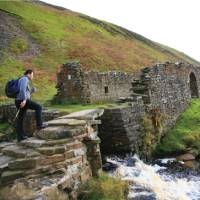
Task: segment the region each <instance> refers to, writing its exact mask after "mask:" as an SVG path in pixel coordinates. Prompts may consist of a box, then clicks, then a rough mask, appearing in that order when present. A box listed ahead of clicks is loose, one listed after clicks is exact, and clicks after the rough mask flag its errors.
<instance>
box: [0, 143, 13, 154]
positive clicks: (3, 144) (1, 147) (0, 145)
mask: <svg viewBox="0 0 200 200" xmlns="http://www.w3.org/2000/svg"><path fill="white" fill-rule="evenodd" d="M14 144H15V143H13V142H0V152H1V150H2V149H3V148H5V147H8V146H12V145H14Z"/></svg>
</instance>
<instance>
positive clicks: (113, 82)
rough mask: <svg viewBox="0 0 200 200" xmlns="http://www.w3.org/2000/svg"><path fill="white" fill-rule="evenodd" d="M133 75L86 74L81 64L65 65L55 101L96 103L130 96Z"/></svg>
mask: <svg viewBox="0 0 200 200" xmlns="http://www.w3.org/2000/svg"><path fill="white" fill-rule="evenodd" d="M132 80H133V75H132V74H128V73H125V72H114V71H113V72H107V73H106V72H105V73H104V72H92V71H88V72H85V71H83V70H82V68H81V65H80V63H79V62H70V63H67V64H64V65H63V66H62V69H61V71H60V73H58V75H57V86H56V87H57V89H58V92H57V95H56V96H55V98H54V100H55V101H57V102H62V101H72V102H73V101H77V102H82V103H95V102H105V101H106V102H107V101H115V100H117V99H118V98H120V97H128V96H130V94H131V93H130V87H131V82H132Z"/></svg>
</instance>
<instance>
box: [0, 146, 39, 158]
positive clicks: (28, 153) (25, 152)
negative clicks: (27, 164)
mask: <svg viewBox="0 0 200 200" xmlns="http://www.w3.org/2000/svg"><path fill="white" fill-rule="evenodd" d="M2 153H3V154H4V155H7V156H11V157H14V158H25V157H27V158H28V157H37V156H40V153H38V152H36V151H34V150H33V149H28V148H26V147H23V146H20V145H16V144H14V145H11V146H8V147H5V148H3V149H2Z"/></svg>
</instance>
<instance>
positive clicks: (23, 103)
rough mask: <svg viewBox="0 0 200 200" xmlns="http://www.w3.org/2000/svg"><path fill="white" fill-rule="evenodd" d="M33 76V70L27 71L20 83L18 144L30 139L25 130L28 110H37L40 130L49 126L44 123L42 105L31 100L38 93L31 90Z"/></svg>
mask: <svg viewBox="0 0 200 200" xmlns="http://www.w3.org/2000/svg"><path fill="white" fill-rule="evenodd" d="M33 76H34V73H33V70H31V69H28V70H26V71H25V73H24V76H22V77H21V78H20V79H19V81H18V87H19V93H18V94H17V96H16V98H15V106H16V107H17V109H19V114H18V117H17V119H16V132H17V140H18V142H20V141H21V140H24V139H27V138H28V137H27V135H26V134H25V133H24V129H23V121H24V118H25V116H26V111H27V109H31V110H35V119H36V124H37V129H38V130H40V129H43V128H46V127H47V126H48V125H47V124H43V122H42V107H41V105H39V104H38V103H36V102H34V101H32V100H31V94H32V93H34V92H36V88H35V87H32V88H31V87H30V85H29V81H31V80H32V79H33Z"/></svg>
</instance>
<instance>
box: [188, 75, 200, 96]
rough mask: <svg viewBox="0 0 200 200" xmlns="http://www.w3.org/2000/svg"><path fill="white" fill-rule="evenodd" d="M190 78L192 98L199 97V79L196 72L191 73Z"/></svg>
mask: <svg viewBox="0 0 200 200" xmlns="http://www.w3.org/2000/svg"><path fill="white" fill-rule="evenodd" d="M189 80H190V92H191V98H196V97H199V94H198V87H197V79H196V76H195V74H194V72H191V73H190V77H189Z"/></svg>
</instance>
